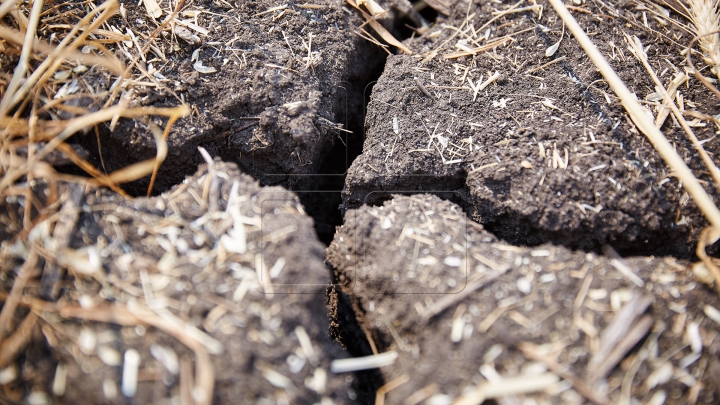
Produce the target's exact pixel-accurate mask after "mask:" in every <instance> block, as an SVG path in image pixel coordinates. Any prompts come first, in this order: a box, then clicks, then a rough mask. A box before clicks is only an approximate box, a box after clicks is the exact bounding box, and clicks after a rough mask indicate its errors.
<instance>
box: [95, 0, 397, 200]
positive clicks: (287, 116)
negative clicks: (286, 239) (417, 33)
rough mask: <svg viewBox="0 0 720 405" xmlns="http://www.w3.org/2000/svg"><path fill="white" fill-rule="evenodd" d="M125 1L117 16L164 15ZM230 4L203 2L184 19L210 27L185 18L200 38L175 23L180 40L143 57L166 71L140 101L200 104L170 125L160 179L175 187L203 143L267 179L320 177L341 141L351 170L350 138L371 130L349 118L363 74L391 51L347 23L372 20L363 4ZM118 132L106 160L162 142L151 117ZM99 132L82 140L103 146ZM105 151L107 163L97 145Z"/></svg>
mask: <svg viewBox="0 0 720 405" xmlns="http://www.w3.org/2000/svg"><path fill="white" fill-rule="evenodd" d="M121 3H122V4H123V6H124V8H125V9H126V18H125V19H120V18H119V17H118V19H117V21H116V23H117V25H118V26H119V27H120V28H123V26H130V27H135V26H151V27H152V26H157V22H154V21H153V20H152V19H151V18H150V17H149V16H148V14H147V11H146V8H145V6H144V5H143V4H138V2H136V1H121ZM228 5H229V3H224V2H218V1H210V0H200V1H195V2H193V5H192V7H190V8H191V9H192V10H193V11H195V12H197V15H196V16H194V17H193V18H189V19H188V18H185V19H183V18H180V19H182V20H187V22H189V23H193V24H195V25H196V26H200V27H201V29H204V30H205V31H207V32H208V33H207V34H206V35H202V36H201V38H200V37H198V36H197V35H195V34H197V32H195V31H190V30H189V29H187V28H184V29H185V32H189V33H190V34H192V36H190V38H191V39H190V40H186V39H183V38H184V37H182V36H180V35H174V36H173V40H172V41H170V43H171V44H172V46H171V47H170V49H165V50H164V53H163V54H162V55H161V56H160V55H157V53H158V52H155V53H153V52H148V55H147V62H144V63H143V64H141V65H144V66H145V67H146V68H147V69H151V70H150V71H151V72H152V71H156V72H157V74H154V77H155V79H156V80H155V81H156V82H157V84H156V85H153V86H147V87H142V86H139V87H138V88H139V90H137V92H138V93H137V94H136V95H135V97H134V100H135V101H134V102H133V103H134V104H138V105H143V106H154V107H163V106H175V105H177V104H179V103H180V102H181V101H182V102H186V103H189V104H191V105H192V106H193V113H192V115H191V116H190V117H187V118H184V119H182V120H180V121H179V122H178V123H177V124H176V125H175V126H174V127H173V130H172V131H171V133H170V134H169V137H168V145H169V155H168V157H167V159H166V160H165V162H164V163H163V165H162V167H161V170H160V175H159V176H158V183H157V184H156V186H155V189H156V190H157V191H163V190H166V189H168V188H169V187H171V186H172V185H174V184H177V183H178V182H180V181H181V180H182V179H183V177H184V176H185V175H189V174H191V173H193V172H194V171H195V170H196V168H197V166H198V165H199V164H200V163H202V159H200V158H199V156H198V154H197V153H196V152H195V151H196V148H197V146H203V147H205V148H206V149H207V150H208V151H209V152H210V153H211V154H212V155H213V156H221V157H222V158H223V159H224V160H226V161H231V162H236V163H238V164H239V165H240V167H241V168H242V169H243V171H245V172H246V173H249V174H251V175H252V176H253V177H255V178H256V179H258V180H260V181H261V183H262V184H283V185H285V186H289V187H292V188H295V189H300V190H305V189H312V188H313V187H315V186H316V183H317V182H316V181H315V180H316V179H315V177H314V175H317V174H319V173H321V171H322V169H323V163H324V161H325V160H326V158H327V157H328V155H329V154H330V152H331V151H332V152H333V153H334V155H337V156H334V158H336V159H339V160H342V161H343V162H342V164H341V165H340V169H339V170H337V169H334V168H333V169H330V170H333V171H334V172H333V174H342V173H344V171H345V168H347V166H348V165H349V163H350V159H351V157H350V150H351V149H352V148H355V149H359V148H360V147H361V146H360V145H361V142H362V140H361V139H360V140H359V142H360V143H358V144H357V145H355V143H356V139H358V137H357V136H353V134H351V133H348V132H347V131H348V130H350V131H352V128H351V129H348V127H354V126H356V125H355V123H356V122H361V121H362V116H361V114H362V106H363V105H364V100H363V90H364V87H365V84H366V83H367V82H368V81H369V80H370V79H369V78H370V77H371V76H372V74H373V73H372V72H373V71H374V70H378V69H380V68H382V65H383V63H384V55H385V53H384V52H383V51H382V50H380V49H379V48H378V47H377V46H375V45H373V44H370V43H368V42H367V41H365V40H363V39H361V38H359V37H357V36H356V35H351V34H349V30H350V29H351V27H356V26H358V25H360V24H361V23H362V20H361V18H360V16H359V15H358V14H356V13H348V12H346V11H345V10H343V7H342V3H341V2H339V1H330V0H319V1H315V2H313V5H314V6H315V7H302V6H303V4H301V3H300V2H290V3H289V4H288V5H286V7H283V8H277V9H276V10H275V11H272V10H274V8H276V7H277V6H278V4H276V2H275V1H270V0H261V1H251V2H244V1H243V2H238V4H237V6H233V7H228ZM280 6H282V5H280ZM268 10H271V11H269V12H268ZM180 17H182V15H181V16H180ZM176 31H177V30H176ZM163 34H167V35H166V37H167V36H169V34H170V33H169V32H167V31H165V32H163ZM175 34H177V32H175ZM166 39H168V38H166ZM140 43H142V44H143V45H144V43H143V42H142V41H141V42H140ZM129 45H130V49H133V47H134V46H135V45H133V44H132V43H130V44H129ZM120 56H122V54H121V55H120ZM198 64H199V65H198ZM151 66H152V68H151ZM197 66H199V69H198V68H196V67H197ZM203 66H204V67H205V68H203ZM153 69H154V70H153ZM205 69H212V70H213V72H211V73H203V72H204V71H205ZM108 135H109V139H104V140H103V145H102V148H101V149H102V150H103V152H102V153H103V158H104V164H105V166H106V168H107V170H108V171H111V170H113V169H116V168H119V167H124V166H127V165H128V163H131V162H136V161H138V160H141V159H147V158H152V157H153V156H155V142H154V140H153V137H152V135H151V133H150V131H148V128H147V127H146V126H145V125H143V124H139V123H135V122H133V121H131V120H120V122H119V125H118V126H117V128H115V129H114V130H113V131H112V132H109V134H108ZM94 139H95V137H94V136H92V137H87V139H86V140H85V141H84V142H85V143H87V149H88V150H91V151H97V150H98V147H97V145H96V144H95V143H94ZM336 145H338V146H337V147H336V148H335V149H333V147H334V146H336ZM355 153H357V152H355ZM95 159H96V160H97V162H96V163H97V164H98V165H100V163H101V162H100V158H99V156H96V157H95ZM147 185H148V182H147V180H145V181H139V182H137V183H136V184H134V186H133V187H134V189H135V192H136V193H137V194H142V195H144V191H145V190H146V189H147Z"/></svg>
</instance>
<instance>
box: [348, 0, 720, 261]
mask: <svg viewBox="0 0 720 405" xmlns="http://www.w3.org/2000/svg"><path fill="white" fill-rule="evenodd" d="M538 4H539V5H541V6H543V7H544V12H543V14H542V18H540V19H538V18H537V17H538V16H537V14H534V13H532V12H530V11H528V12H524V13H514V14H509V15H507V16H504V17H502V18H500V19H498V20H497V21H495V22H494V23H492V24H490V25H489V26H488V28H487V30H486V29H482V30H480V31H478V32H477V35H476V36H475V39H473V40H476V41H478V42H479V43H480V44H481V45H484V44H487V43H491V42H493V41H495V40H497V39H498V38H502V37H503V36H505V35H513V41H511V42H510V41H509V42H507V43H505V44H504V45H502V46H496V47H494V48H492V49H490V50H488V51H487V52H484V53H480V54H478V55H476V56H474V57H470V56H464V57H459V58H455V59H446V58H444V57H443V55H444V54H447V53H450V52H451V51H458V49H457V48H455V47H454V45H455V44H456V43H457V42H458V40H460V39H461V38H462V36H458V37H456V38H454V39H453V40H451V41H450V43H449V45H448V46H447V47H446V49H445V50H442V51H440V52H439V55H438V56H436V57H435V58H433V59H432V60H430V61H427V62H426V61H425V59H424V58H425V55H426V54H427V52H430V51H432V50H433V49H435V48H437V47H438V46H439V45H440V44H442V43H443V42H444V41H446V40H448V39H449V37H450V36H451V35H454V34H457V32H456V30H455V29H450V28H451V27H455V28H460V26H461V24H462V23H463V22H464V21H465V17H466V15H467V14H466V13H467V12H468V8H467V5H466V4H465V3H457V4H456V5H455V6H454V8H453V12H452V13H451V15H450V16H449V17H447V18H444V17H441V18H440V19H439V20H438V21H437V24H436V25H435V26H434V27H433V28H431V29H429V30H428V31H426V33H425V34H424V35H422V36H415V37H414V38H412V39H408V40H406V41H405V42H404V43H405V44H406V45H407V46H408V47H409V48H411V49H412V50H413V51H414V52H416V55H412V56H407V55H397V56H391V57H389V58H388V62H387V64H386V67H385V71H384V73H383V74H382V76H381V77H380V79H379V80H378V83H377V85H376V86H375V87H374V89H373V93H372V97H371V102H370V104H369V105H368V113H367V117H366V141H365V146H364V149H363V154H362V155H361V156H359V157H358V158H357V159H356V160H355V161H354V162H353V165H352V167H351V168H350V169H349V171H348V176H347V178H346V184H345V190H344V204H345V208H355V207H358V206H359V205H361V204H363V203H369V204H378V203H379V202H381V201H382V200H383V199H386V198H388V195H389V194H390V193H392V192H393V191H403V192H438V191H453V192H455V196H454V201H456V202H459V203H461V204H462V205H463V207H464V208H465V210H466V212H467V213H468V215H470V216H471V217H472V218H473V219H474V220H476V221H478V222H481V223H483V224H484V225H486V226H487V227H488V229H490V230H492V232H493V233H495V234H496V235H497V236H498V237H501V238H503V239H505V240H507V241H509V242H512V243H516V244H529V245H535V244H539V243H545V242H553V243H557V244H563V245H566V246H569V247H573V248H582V249H586V250H587V249H590V250H592V249H597V248H598V247H599V246H600V245H601V244H603V243H611V244H612V245H613V246H615V247H616V248H617V249H618V250H620V251H621V253H630V252H632V253H633V254H639V253H642V252H645V253H652V254H672V255H680V256H688V255H690V254H692V253H691V252H692V251H693V249H694V242H693V240H696V239H697V235H698V233H699V231H700V230H702V228H703V227H704V226H706V221H705V220H704V218H703V217H702V216H701V215H700V213H699V211H698V210H697V207H696V206H695V205H694V203H693V202H692V201H691V200H690V199H689V197H688V195H687V194H686V193H685V191H684V190H683V189H682V187H681V185H680V184H679V183H678V181H677V180H676V179H675V178H674V177H672V175H671V173H670V172H669V171H668V170H667V168H666V166H665V165H664V162H663V161H662V160H661V158H660V157H659V155H658V154H657V153H656V152H655V151H654V149H653V148H652V146H651V145H650V144H649V142H648V141H647V140H646V139H645V137H644V136H643V135H641V134H639V133H638V130H637V129H636V128H635V127H634V125H632V124H631V123H630V121H629V119H628V117H627V115H626V113H625V112H624V109H623V108H622V106H621V105H620V103H619V102H618V100H617V98H616V97H614V95H613V94H611V93H612V92H611V91H610V90H609V89H608V86H607V85H606V84H605V83H604V81H602V77H601V76H600V74H599V73H598V72H596V70H595V68H594V66H593V65H592V63H591V62H590V61H589V59H588V58H587V56H586V55H585V53H584V52H583V51H582V49H580V47H579V45H578V44H577V42H576V41H575V40H574V38H572V37H571V36H569V35H568V34H567V33H565V35H564V38H563V39H562V41H560V45H559V50H558V51H557V52H556V53H555V54H554V55H553V56H552V57H546V56H545V52H546V50H547V48H549V47H550V46H552V45H553V44H555V43H557V42H558V41H559V40H560V37H561V32H562V22H561V21H560V20H559V19H558V18H557V16H556V15H555V14H554V13H553V12H552V11H551V8H550V7H549V5H548V4H547V3H545V2H542V1H540V2H538ZM633 4H634V3H633ZM509 5H510V2H504V3H503V4H500V3H497V4H496V3H483V4H482V5H478V4H473V5H472V7H470V9H469V14H470V15H471V16H472V15H474V17H472V18H471V19H470V20H469V23H470V24H471V25H472V26H473V27H474V28H473V30H479V29H480V28H479V27H481V26H483V24H485V23H486V22H488V21H489V20H490V19H491V18H493V17H492V15H491V12H493V11H494V10H496V9H497V10H505V9H507V8H508V7H509ZM607 7H612V9H613V10H615V8H614V7H615V5H612V4H611V5H610V6H603V5H602V3H599V2H594V1H588V2H583V4H582V10H587V13H584V12H580V11H576V12H574V15H575V17H576V18H577V19H578V21H579V22H580V24H581V26H583V27H584V28H585V29H586V30H587V31H588V32H591V33H592V35H593V36H592V38H593V41H594V42H595V44H596V45H597V46H598V47H599V48H600V50H601V52H602V53H603V54H604V55H605V56H606V57H607V58H608V60H609V61H610V63H611V64H612V66H613V67H614V68H615V69H616V71H617V72H618V74H619V75H620V77H621V78H622V79H623V80H624V81H625V82H626V84H627V85H628V87H629V88H630V89H631V90H632V91H634V92H635V93H636V94H637V95H638V98H640V99H646V98H648V97H649V96H650V95H651V93H654V92H655V91H656V90H655V89H654V85H653V84H652V81H651V79H650V77H649V75H648V74H647V72H646V71H645V70H644V69H643V67H642V65H641V64H640V63H639V62H638V61H637V60H636V59H634V58H633V56H632V55H631V53H630V52H629V51H627V49H626V42H625V39H624V37H623V32H625V33H627V34H629V35H637V36H638V37H639V38H640V39H641V41H643V43H644V44H645V46H646V51H647V53H648V55H649V58H650V60H651V64H652V65H653V66H654V68H655V69H656V73H657V74H658V75H661V80H662V81H663V82H665V83H666V86H667V85H668V84H669V82H670V81H671V79H673V77H674V75H676V74H683V73H684V72H685V71H684V70H683V69H685V68H686V63H685V59H684V56H682V55H680V51H681V50H682V47H681V46H680V45H678V44H685V43H686V42H689V41H690V39H691V38H690V36H688V34H687V33H685V32H682V31H680V30H677V29H675V28H674V27H673V26H670V25H668V26H666V27H663V26H660V25H659V23H658V22H657V21H655V20H652V22H651V23H649V25H648V27H649V28H645V26H644V25H643V24H637V23H634V24H630V22H633V20H637V21H642V12H640V11H638V10H637V9H636V8H635V6H630V5H626V6H617V7H620V8H619V9H617V10H616V11H617V12H618V13H620V14H621V15H622V17H623V18H626V19H628V20H627V21H626V20H624V19H622V18H620V17H611V16H610V15H608V14H612V12H611V11H608V10H606V8H607ZM673 17H674V18H678V16H673ZM638 18H639V19H638ZM626 22H627V25H626ZM535 23H538V24H542V26H541V25H535ZM650 28H651V29H653V30H655V31H654V33H653V32H651V31H650ZM467 32H470V33H472V30H468V31H467ZM516 33H517V34H516ZM486 34H489V35H490V38H489V39H483V38H482V37H483V36H484V35H486ZM671 38H672V39H671ZM464 41H465V42H466V43H465V45H464V47H465V48H474V47H475V46H476V45H475V44H473V43H472V42H470V41H469V40H467V39H464ZM556 60H557V62H556V63H554V64H551V65H549V66H547V67H543V68H540V67H541V66H543V65H545V64H547V63H548V62H553V61H556ZM531 70H534V71H532V72H531V73H528V72H529V71H531ZM496 72H497V73H499V77H498V78H497V80H495V81H494V82H492V83H489V84H488V85H487V87H485V88H484V89H482V90H479V88H480V87H481V84H482V83H483V82H485V81H486V80H488V78H489V77H490V76H491V75H494V74H495V73H496ZM469 83H472V85H470V84H469ZM688 83H689V84H687V85H685V84H684V85H682V86H681V87H680V90H679V91H680V93H681V95H682V97H683V98H684V100H685V108H686V109H693V110H698V111H701V112H703V113H706V114H710V115H714V114H717V112H718V111H716V103H717V101H716V100H715V99H714V96H713V95H712V94H711V93H710V92H709V91H708V90H707V89H705V88H703V87H702V86H701V85H700V84H699V83H698V82H697V80H696V79H694V78H692V77H691V78H690V80H689V81H688ZM473 88H475V89H478V91H477V92H476V91H474V90H473ZM423 90H425V91H427V92H428V94H425V92H424V91H423ZM651 99H652V98H651ZM644 103H645V104H644V105H645V106H647V107H648V108H649V113H650V112H652V114H653V115H654V116H655V115H657V110H658V107H657V104H658V103H657V102H654V101H644ZM650 109H651V110H652V111H650ZM689 120H692V118H689ZM396 123H397V126H396ZM699 125H701V127H696V128H694V130H695V131H696V134H697V136H698V138H700V139H710V138H712V137H713V136H714V134H713V128H712V124H707V125H708V126H705V127H702V126H703V125H705V124H703V123H699ZM662 129H663V132H664V133H665V134H666V135H667V136H668V138H669V139H670V141H671V142H673V143H674V144H675V145H676V146H677V150H678V151H679V152H680V154H681V156H683V157H684V158H685V160H686V162H687V163H688V165H689V166H690V167H691V168H692V169H693V172H694V173H695V175H696V176H697V177H698V178H699V179H701V180H706V181H708V182H709V184H712V180H711V179H710V177H709V176H708V175H707V172H706V171H705V168H704V167H703V166H702V163H701V160H700V158H699V157H698V156H697V153H696V152H695V150H694V149H693V147H692V146H691V145H690V144H689V142H688V141H687V140H686V139H685V135H684V133H683V132H682V131H681V130H680V129H679V127H677V126H676V124H674V121H673V118H672V117H669V118H667V119H666V120H665V125H664V126H663V127H662ZM704 147H705V148H706V149H707V150H708V151H709V152H711V153H717V142H716V141H709V142H707V143H705V144H704ZM565 165H567V167H565ZM711 188H712V187H711V186H708V187H707V189H708V191H710V192H714V190H712V189H711Z"/></svg>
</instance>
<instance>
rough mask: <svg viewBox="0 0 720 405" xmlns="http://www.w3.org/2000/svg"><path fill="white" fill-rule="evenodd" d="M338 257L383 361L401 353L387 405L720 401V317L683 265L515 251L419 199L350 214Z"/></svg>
mask: <svg viewBox="0 0 720 405" xmlns="http://www.w3.org/2000/svg"><path fill="white" fill-rule="evenodd" d="M327 257H328V260H329V262H330V263H331V264H332V265H333V267H334V268H335V279H336V281H337V282H338V283H339V284H341V285H342V287H341V291H342V292H344V293H347V294H349V295H350V296H351V297H352V306H353V309H354V311H355V314H356V315H357V317H358V320H359V322H360V325H361V326H362V327H363V328H364V330H365V331H366V333H367V334H368V335H369V336H371V339H372V340H373V342H374V345H375V348H376V350H377V352H380V353H383V352H395V353H397V360H396V361H395V363H394V364H393V365H391V366H388V367H384V368H382V373H383V376H384V378H385V380H386V381H395V382H402V383H401V384H399V385H397V387H396V388H394V389H392V390H390V391H389V392H387V394H386V396H385V401H386V403H395V404H398V403H412V404H416V403H421V402H422V401H425V400H426V399H427V402H424V403H448V404H449V403H473V404H475V403H481V402H482V398H488V399H491V398H495V397H496V396H497V395H502V394H498V392H502V391H503V389H508V388H509V387H514V388H515V389H516V390H515V391H514V392H518V391H517V386H518V385H520V386H527V387H526V388H527V389H528V391H537V392H532V393H528V394H527V396H525V395H520V394H517V395H514V396H511V397H505V398H501V399H500V400H499V403H502V404H505V403H508V404H510V403H547V404H550V403H553V404H564V403H576V404H580V403H588V402H587V401H589V400H590V397H592V401H597V402H596V403H618V402H622V400H623V398H624V399H626V400H627V399H629V398H631V397H632V398H636V399H637V400H639V401H641V403H648V401H650V402H651V403H655V402H653V400H651V398H655V399H654V400H657V399H658V398H666V399H667V402H666V403H692V402H694V401H697V402H698V403H717V401H718V395H719V394H720V393H717V392H716V391H715V390H716V388H717V387H718V384H717V382H718V374H717V370H718V366H720V364H719V363H718V360H717V353H718V350H719V349H720V339H719V337H720V336H719V335H718V332H719V331H720V327H719V326H720V325H719V324H718V321H720V318H717V317H716V318H717V319H715V320H713V319H711V318H710V317H708V316H706V314H711V313H714V312H713V311H714V309H715V308H718V306H719V305H720V302H719V300H718V297H717V294H716V293H715V292H714V291H712V290H710V289H708V288H706V287H704V286H703V285H700V284H698V283H696V282H695V281H694V280H693V277H692V276H690V274H691V271H690V269H689V268H688V264H687V263H686V262H683V261H679V260H676V259H658V258H652V257H634V258H630V259H619V258H615V259H611V258H609V257H604V256H598V255H596V254H593V253H581V252H572V251H570V250H569V249H567V248H564V247H558V246H553V245H541V246H537V247H534V248H525V247H516V246H512V245H508V244H506V243H504V242H500V241H498V239H497V238H496V237H495V236H493V235H492V234H490V233H488V232H486V231H484V230H483V229H482V227H481V226H479V225H478V224H476V223H474V222H472V221H471V220H470V219H468V218H467V217H466V216H465V214H464V213H463V210H462V209H461V208H460V207H459V206H458V205H455V204H453V203H450V202H448V201H445V200H441V199H440V198H438V197H436V196H430V195H418V194H416V195H412V196H403V195H396V196H394V197H393V199H392V200H389V201H386V202H385V203H384V204H383V205H382V206H375V207H370V206H363V207H361V208H359V209H352V210H349V211H348V212H347V213H346V214H345V224H344V225H343V226H342V227H341V228H339V229H338V233H337V235H336V237H335V240H334V241H333V243H332V245H331V246H330V248H329V249H328V252H327ZM693 336H694V337H693ZM693 340H694V341H695V343H694V345H695V346H693V343H692V341H693ZM623 358H624V360H623V361H622V363H620V366H619V367H615V365H617V364H618V363H619V362H620V360H621V359H623ZM548 370H550V371H551V372H552V373H560V375H562V377H563V378H564V379H565V380H564V381H563V382H561V383H556V381H557V379H555V380H553V377H552V376H549V375H548V374H547V373H548ZM546 379H547V383H546V385H544V386H543V385H542V384H540V383H539V382H540V381H546ZM573 381H578V382H579V383H578V384H577V385H574V384H573ZM536 383H538V384H540V385H541V386H542V387H541V388H536V389H534V388H530V387H531V386H532V385H534V384H536ZM492 387H495V388H494V389H493V388H492ZM498 387H504V388H498ZM700 387H703V388H700ZM520 391H522V390H520ZM493 392H494V393H495V394H493ZM454 401H457V402H454ZM463 401H466V402H463ZM524 401H525V402H524ZM528 401H530V402H528ZM532 401H534V402H532Z"/></svg>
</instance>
